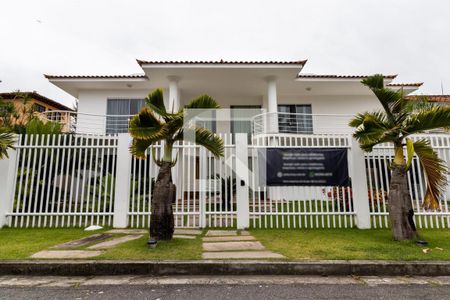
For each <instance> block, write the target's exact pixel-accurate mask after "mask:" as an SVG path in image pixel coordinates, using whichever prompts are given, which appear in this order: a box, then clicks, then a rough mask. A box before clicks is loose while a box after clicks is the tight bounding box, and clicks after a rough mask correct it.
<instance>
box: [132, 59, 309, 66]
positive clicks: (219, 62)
mask: <svg viewBox="0 0 450 300" xmlns="http://www.w3.org/2000/svg"><path fill="white" fill-rule="evenodd" d="M136 61H137V63H138V64H139V65H144V64H145V65H168V64H172V65H304V64H305V63H306V62H307V60H297V61H273V60H268V61H230V60H223V59H221V60H214V61H212V60H210V61H205V60H166V61H156V60H154V61H152V60H140V59H137V60H136Z"/></svg>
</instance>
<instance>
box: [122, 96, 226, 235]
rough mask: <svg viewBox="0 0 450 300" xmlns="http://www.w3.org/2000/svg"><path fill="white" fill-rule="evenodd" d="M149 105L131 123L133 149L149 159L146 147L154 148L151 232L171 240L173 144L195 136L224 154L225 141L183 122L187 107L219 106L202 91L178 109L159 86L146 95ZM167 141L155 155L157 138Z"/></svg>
mask: <svg viewBox="0 0 450 300" xmlns="http://www.w3.org/2000/svg"><path fill="white" fill-rule="evenodd" d="M145 102H146V106H144V107H143V108H142V110H141V111H140V112H139V113H138V114H137V115H135V116H134V117H133V118H132V119H131V120H130V124H129V132H130V134H131V136H132V137H133V141H132V144H131V147H130V151H131V153H132V154H133V155H134V156H135V157H137V158H139V159H146V152H145V151H146V150H147V149H148V148H149V147H151V148H152V156H153V160H154V161H155V163H156V164H157V165H158V166H159V173H158V176H157V178H156V182H155V187H154V190H153V198H152V215H151V221H150V236H151V237H152V238H154V239H156V240H170V239H171V238H172V235H173V230H174V228H173V227H174V219H173V211H172V203H173V202H174V201H175V197H176V187H175V185H174V184H173V182H172V173H171V169H172V167H173V166H175V164H176V159H175V160H173V159H172V157H173V145H174V143H176V142H177V141H181V140H183V139H184V136H192V137H194V138H195V143H196V144H198V145H201V146H203V147H205V148H206V149H207V150H209V151H211V153H213V154H214V155H215V156H216V157H218V156H223V153H224V145H223V141H222V139H221V138H220V137H219V136H217V135H216V134H214V133H213V132H211V131H209V130H208V129H206V128H203V127H197V126H194V125H191V126H184V124H185V121H186V120H185V110H186V109H217V108H219V105H218V104H217V102H216V101H215V100H214V99H213V98H211V97H209V96H207V95H203V96H200V97H198V98H196V99H194V100H192V101H191V102H190V103H189V104H188V105H186V106H185V107H184V108H182V109H180V110H179V111H177V112H168V111H167V109H166V107H165V106H164V101H163V91H162V90H161V89H157V90H155V91H154V92H152V93H150V94H149V95H148V96H147V97H146V98H145ZM160 141H161V142H162V143H163V144H164V151H163V156H162V157H161V158H160V159H157V158H156V157H155V153H154V151H153V145H155V143H157V142H160Z"/></svg>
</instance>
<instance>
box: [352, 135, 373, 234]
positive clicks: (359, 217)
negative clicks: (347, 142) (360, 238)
mask: <svg viewBox="0 0 450 300" xmlns="http://www.w3.org/2000/svg"><path fill="white" fill-rule="evenodd" d="M350 177H351V179H352V194H353V208H354V209H355V213H356V226H357V227H358V228H359V229H370V209H369V198H368V197H369V196H368V188H367V173H366V163H365V159H364V152H363V150H362V149H361V148H360V147H359V143H358V141H357V140H356V139H355V138H353V137H351V148H350Z"/></svg>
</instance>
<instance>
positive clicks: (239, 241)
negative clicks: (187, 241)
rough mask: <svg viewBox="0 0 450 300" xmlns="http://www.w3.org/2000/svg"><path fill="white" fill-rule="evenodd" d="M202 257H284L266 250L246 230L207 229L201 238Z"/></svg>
mask: <svg viewBox="0 0 450 300" xmlns="http://www.w3.org/2000/svg"><path fill="white" fill-rule="evenodd" d="M202 257H203V259H267V258H284V256H283V255H281V254H278V253H275V252H271V251H267V250H266V248H265V247H264V246H263V245H262V244H261V243H260V242H258V241H257V240H256V239H255V237H253V236H252V235H250V233H249V232H248V231H241V232H239V233H238V232H237V231H236V230H209V231H208V232H207V233H206V235H205V237H204V238H203V255H202Z"/></svg>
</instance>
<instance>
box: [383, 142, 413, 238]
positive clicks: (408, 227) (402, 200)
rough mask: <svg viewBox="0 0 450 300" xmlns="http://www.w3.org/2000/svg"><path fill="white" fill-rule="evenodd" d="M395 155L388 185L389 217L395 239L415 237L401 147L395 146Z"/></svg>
mask: <svg viewBox="0 0 450 300" xmlns="http://www.w3.org/2000/svg"><path fill="white" fill-rule="evenodd" d="M395 153H396V157H395V159H394V162H393V164H392V167H391V170H392V175H391V176H392V177H391V183H390V186H389V218H390V221H391V230H392V235H393V237H394V239H395V240H398V241H402V240H412V239H414V238H415V237H416V235H417V232H416V226H415V224H414V210H413V207H412V204H411V198H410V194H409V189H408V178H407V170H406V163H405V159H404V156H403V147H402V146H396V148H395Z"/></svg>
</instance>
